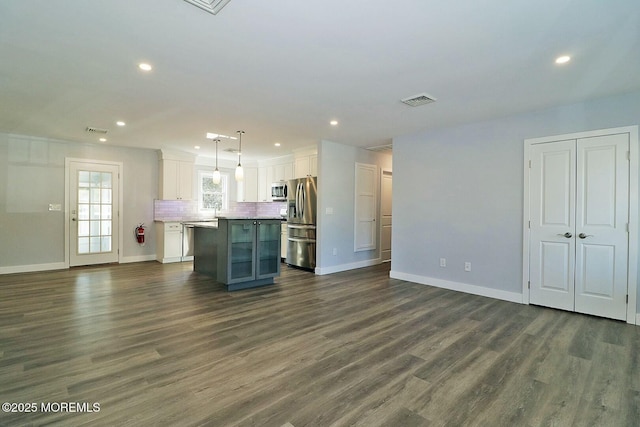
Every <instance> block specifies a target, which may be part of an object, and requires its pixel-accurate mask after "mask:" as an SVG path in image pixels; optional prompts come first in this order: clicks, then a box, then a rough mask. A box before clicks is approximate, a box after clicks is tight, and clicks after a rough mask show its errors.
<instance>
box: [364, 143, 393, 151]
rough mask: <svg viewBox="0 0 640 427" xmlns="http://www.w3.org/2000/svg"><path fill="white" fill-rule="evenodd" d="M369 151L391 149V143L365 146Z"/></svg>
mask: <svg viewBox="0 0 640 427" xmlns="http://www.w3.org/2000/svg"><path fill="white" fill-rule="evenodd" d="M367 150H369V151H382V152H384V151H393V144H386V145H378V146H377V147H367Z"/></svg>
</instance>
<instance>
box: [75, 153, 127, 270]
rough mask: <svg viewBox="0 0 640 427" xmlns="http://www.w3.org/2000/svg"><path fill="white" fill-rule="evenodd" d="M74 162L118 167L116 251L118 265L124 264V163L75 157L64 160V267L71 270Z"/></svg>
mask: <svg viewBox="0 0 640 427" xmlns="http://www.w3.org/2000/svg"><path fill="white" fill-rule="evenodd" d="M72 162H80V163H92V164H96V165H110V166H117V167H118V176H119V179H118V209H119V210H118V218H117V221H118V247H117V248H114V249H115V250H117V251H118V263H120V262H122V251H121V250H120V249H121V248H122V242H124V240H123V238H124V230H123V226H122V222H123V218H124V215H123V210H124V207H123V203H122V202H123V185H122V181H123V175H122V170H123V167H122V165H123V164H122V162H110V161H106V160H93V159H79V158H74V157H66V158H65V159H64V266H65V268H69V265H70V260H69V258H70V256H69V247H70V246H69V245H70V242H69V232H70V229H69V220H70V218H71V217H70V212H71V207H70V206H69V201H70V197H69V196H70V195H69V184H70V182H71V173H70V168H71V163H72Z"/></svg>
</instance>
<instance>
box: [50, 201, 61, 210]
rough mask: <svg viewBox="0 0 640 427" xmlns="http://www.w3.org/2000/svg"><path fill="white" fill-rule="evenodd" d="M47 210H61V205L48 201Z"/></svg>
mask: <svg viewBox="0 0 640 427" xmlns="http://www.w3.org/2000/svg"><path fill="white" fill-rule="evenodd" d="M49 210H50V211H61V210H62V205H61V204H60V203H49Z"/></svg>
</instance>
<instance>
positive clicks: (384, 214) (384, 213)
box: [380, 170, 393, 262]
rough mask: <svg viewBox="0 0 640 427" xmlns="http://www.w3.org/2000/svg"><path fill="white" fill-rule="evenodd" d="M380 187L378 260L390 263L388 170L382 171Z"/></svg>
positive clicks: (389, 188) (390, 210) (390, 193)
mask: <svg viewBox="0 0 640 427" xmlns="http://www.w3.org/2000/svg"><path fill="white" fill-rule="evenodd" d="M381 180H382V182H381V185H380V188H381V191H380V192H381V195H380V258H381V259H382V262H390V261H391V231H392V209H391V206H392V203H391V201H392V192H393V174H392V172H391V171H389V170H383V171H382V178H381Z"/></svg>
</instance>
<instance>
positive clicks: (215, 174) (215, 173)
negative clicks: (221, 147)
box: [213, 139, 220, 184]
mask: <svg viewBox="0 0 640 427" xmlns="http://www.w3.org/2000/svg"><path fill="white" fill-rule="evenodd" d="M213 142H215V143H216V170H214V171H213V183H214V184H220V171H219V170H218V142H220V140H219V139H216V140H215V141H213Z"/></svg>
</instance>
